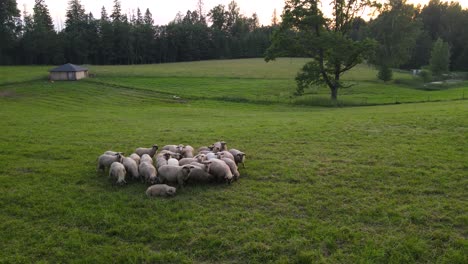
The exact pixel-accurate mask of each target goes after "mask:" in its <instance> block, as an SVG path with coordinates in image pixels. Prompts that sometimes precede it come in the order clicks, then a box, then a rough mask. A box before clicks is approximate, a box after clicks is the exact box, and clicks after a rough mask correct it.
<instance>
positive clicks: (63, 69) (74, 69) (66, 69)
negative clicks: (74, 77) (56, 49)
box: [50, 63, 88, 72]
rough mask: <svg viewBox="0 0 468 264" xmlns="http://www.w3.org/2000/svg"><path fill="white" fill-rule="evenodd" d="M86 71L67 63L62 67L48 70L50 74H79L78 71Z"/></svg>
mask: <svg viewBox="0 0 468 264" xmlns="http://www.w3.org/2000/svg"><path fill="white" fill-rule="evenodd" d="M87 70H88V69H86V68H83V67H80V66H77V65H74V64H71V63H67V64H64V65H62V66H58V67H57V68H54V69H52V70H50V72H79V71H87Z"/></svg>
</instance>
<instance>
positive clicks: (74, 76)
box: [49, 63, 88, 81]
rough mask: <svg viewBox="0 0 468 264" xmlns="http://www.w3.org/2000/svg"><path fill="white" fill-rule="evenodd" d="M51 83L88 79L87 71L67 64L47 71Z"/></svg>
mask: <svg viewBox="0 0 468 264" xmlns="http://www.w3.org/2000/svg"><path fill="white" fill-rule="evenodd" d="M49 72H50V75H49V79H50V80H52V81H76V80H80V79H83V78H86V77H88V69H86V68H83V67H80V66H77V65H74V64H71V63H67V64H64V65H62V66H59V67H57V68H54V69H52V70H50V71H49Z"/></svg>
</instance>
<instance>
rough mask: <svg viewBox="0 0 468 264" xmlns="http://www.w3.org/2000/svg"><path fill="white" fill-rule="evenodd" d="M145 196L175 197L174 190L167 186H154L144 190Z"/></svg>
mask: <svg viewBox="0 0 468 264" xmlns="http://www.w3.org/2000/svg"><path fill="white" fill-rule="evenodd" d="M146 195H148V197H155V196H163V197H167V196H174V195H176V188H174V187H171V186H169V185H167V184H156V185H152V186H150V187H148V189H146Z"/></svg>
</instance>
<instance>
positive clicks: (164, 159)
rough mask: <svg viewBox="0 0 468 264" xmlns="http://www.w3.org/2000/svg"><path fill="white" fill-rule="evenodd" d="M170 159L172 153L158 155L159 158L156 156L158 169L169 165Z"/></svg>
mask: <svg viewBox="0 0 468 264" xmlns="http://www.w3.org/2000/svg"><path fill="white" fill-rule="evenodd" d="M170 158H171V154H170V153H163V154H158V156H156V167H157V168H158V169H159V168H160V167H161V166H164V165H168V160H169V159H170Z"/></svg>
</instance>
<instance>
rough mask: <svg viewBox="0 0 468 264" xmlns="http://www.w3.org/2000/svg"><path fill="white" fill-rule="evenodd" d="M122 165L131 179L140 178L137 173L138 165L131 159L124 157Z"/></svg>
mask: <svg viewBox="0 0 468 264" xmlns="http://www.w3.org/2000/svg"><path fill="white" fill-rule="evenodd" d="M122 164H123V165H124V167H125V170H126V171H127V173H128V175H129V176H130V177H132V179H138V178H140V174H139V173H138V165H137V163H136V161H135V160H133V159H132V158H128V157H125V158H123V161H122Z"/></svg>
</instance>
